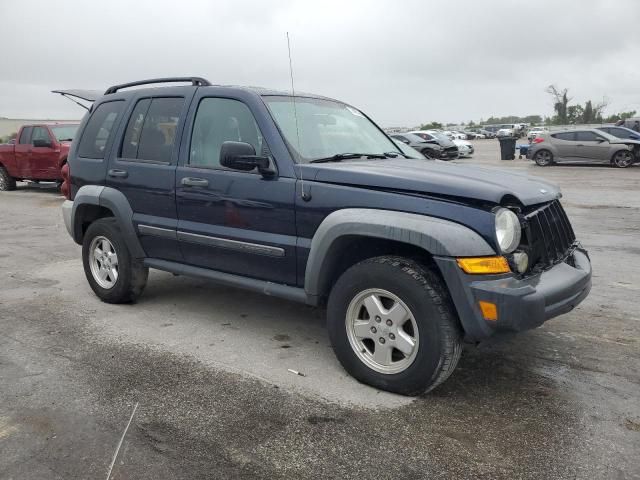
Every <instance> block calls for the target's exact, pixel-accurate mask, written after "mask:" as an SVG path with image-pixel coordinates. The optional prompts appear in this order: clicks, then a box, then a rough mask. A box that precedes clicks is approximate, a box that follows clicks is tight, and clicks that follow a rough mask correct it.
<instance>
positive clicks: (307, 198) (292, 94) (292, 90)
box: [287, 32, 311, 201]
mask: <svg viewBox="0 0 640 480" xmlns="http://www.w3.org/2000/svg"><path fill="white" fill-rule="evenodd" d="M287 50H288V51H289V76H290V77H291V96H292V97H293V118H294V120H295V123H296V140H297V142H298V145H297V146H298V152H300V129H299V127H298V108H297V107H296V89H295V86H294V84H293V64H292V62H291V40H289V32H287ZM296 163H297V162H296ZM298 170H299V172H300V193H301V195H302V199H303V200H304V201H309V200H311V196H310V195H307V193H306V192H305V191H304V178H302V166H300V165H298Z"/></svg>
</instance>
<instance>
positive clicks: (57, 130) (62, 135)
mask: <svg viewBox="0 0 640 480" xmlns="http://www.w3.org/2000/svg"><path fill="white" fill-rule="evenodd" d="M77 130H78V125H56V126H55V127H51V131H52V132H53V134H54V135H55V137H56V140H58V141H59V142H61V141H63V140H67V141H69V142H70V141H72V140H73V138H74V137H75V136H76V131H77Z"/></svg>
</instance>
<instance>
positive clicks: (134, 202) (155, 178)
mask: <svg viewBox="0 0 640 480" xmlns="http://www.w3.org/2000/svg"><path fill="white" fill-rule="evenodd" d="M170 92H171V91H170V90H168V91H166V93H165V94H166V96H163V97H153V98H150V97H139V98H137V99H134V101H132V102H131V106H130V108H129V109H128V111H127V114H128V121H127V123H126V127H125V130H124V133H123V134H119V135H116V138H122V143H121V144H120V145H116V146H115V147H114V148H113V149H112V150H113V152H114V153H113V154H112V158H111V161H110V162H109V167H108V170H107V186H111V187H114V188H116V189H118V190H119V191H120V192H122V193H123V194H124V195H125V196H126V197H127V200H128V201H129V205H130V206H131V209H132V210H133V223H134V225H135V227H136V229H137V230H138V234H139V237H140V243H141V244H142V248H143V249H144V251H145V253H146V255H147V256H148V257H151V258H159V259H163V260H172V261H182V255H181V253H180V248H179V247H178V240H177V234H176V227H177V223H178V219H177V212H176V201H175V181H176V180H175V175H176V164H177V159H178V150H179V144H180V142H179V139H180V136H181V132H182V128H183V126H184V117H185V115H186V112H187V110H188V102H189V100H190V98H191V96H192V95H193V92H192V91H191V92H189V93H187V95H186V97H185V89H180V90H179V92H180V95H176V96H170ZM125 118H127V117H125Z"/></svg>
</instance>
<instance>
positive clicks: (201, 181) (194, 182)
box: [181, 177, 209, 187]
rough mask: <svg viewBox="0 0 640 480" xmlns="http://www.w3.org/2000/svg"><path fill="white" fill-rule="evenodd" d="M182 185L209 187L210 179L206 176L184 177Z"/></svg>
mask: <svg viewBox="0 0 640 480" xmlns="http://www.w3.org/2000/svg"><path fill="white" fill-rule="evenodd" d="M181 183H182V185H184V186H187V187H208V186H209V180H207V179H206V178H194V177H184V178H183V179H182V181H181Z"/></svg>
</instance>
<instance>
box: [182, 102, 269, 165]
mask: <svg viewBox="0 0 640 480" xmlns="http://www.w3.org/2000/svg"><path fill="white" fill-rule="evenodd" d="M229 141H231V142H245V143H249V144H251V145H253V148H254V149H255V151H256V154H258V155H268V151H267V147H266V145H265V143H264V139H263V137H262V134H261V133H260V130H259V129H258V125H257V124H256V121H255V119H254V118H253V114H252V113H251V111H250V110H249V107H247V106H246V105H245V104H244V103H242V102H240V101H239V100H232V99H229V98H204V99H202V101H201V102H200V105H199V106H198V111H197V112H196V118H195V121H194V124H193V131H192V133H191V148H190V150H189V165H191V166H193V167H204V168H216V169H226V168H225V167H223V166H222V165H220V148H221V147H222V144H223V143H224V142H229Z"/></svg>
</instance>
